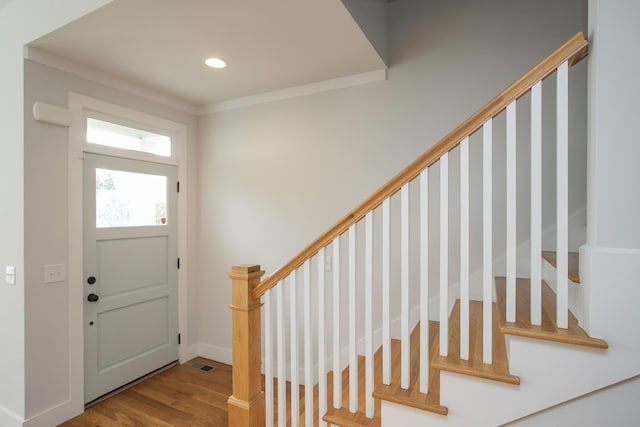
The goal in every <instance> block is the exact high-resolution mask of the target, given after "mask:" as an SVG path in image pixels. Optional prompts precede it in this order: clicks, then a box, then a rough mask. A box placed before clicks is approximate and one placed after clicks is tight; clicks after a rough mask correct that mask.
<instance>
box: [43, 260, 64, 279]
mask: <svg viewBox="0 0 640 427" xmlns="http://www.w3.org/2000/svg"><path fill="white" fill-rule="evenodd" d="M65 279H66V272H65V266H64V264H52V265H45V266H44V283H58V282H64V281H65Z"/></svg>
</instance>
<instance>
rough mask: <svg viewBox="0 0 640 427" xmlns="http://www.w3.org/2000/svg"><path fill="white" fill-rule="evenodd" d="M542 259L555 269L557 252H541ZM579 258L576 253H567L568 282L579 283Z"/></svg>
mask: <svg viewBox="0 0 640 427" xmlns="http://www.w3.org/2000/svg"><path fill="white" fill-rule="evenodd" d="M542 257H543V258H544V259H546V260H547V261H549V264H551V265H553V266H554V267H556V265H557V252H556V251H542ZM579 259H580V256H579V255H578V253H577V252H569V258H568V260H569V262H568V276H569V280H571V281H572V282H573V283H580V264H579Z"/></svg>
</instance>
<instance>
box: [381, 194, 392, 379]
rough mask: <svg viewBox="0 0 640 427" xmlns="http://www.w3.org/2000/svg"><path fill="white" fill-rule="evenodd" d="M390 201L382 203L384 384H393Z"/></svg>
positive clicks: (386, 200)
mask: <svg viewBox="0 0 640 427" xmlns="http://www.w3.org/2000/svg"><path fill="white" fill-rule="evenodd" d="M390 204H391V203H390V201H389V199H385V200H384V202H382V383H383V384H385V385H389V384H391V334H390V331H389V329H390V315H389V307H390V304H391V303H390V299H391V298H390V288H391V268H390V265H391V254H390V252H391V249H390V245H391V243H390V242H391V239H390V229H391V225H390V224H391V215H390Z"/></svg>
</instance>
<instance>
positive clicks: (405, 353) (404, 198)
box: [400, 184, 410, 389]
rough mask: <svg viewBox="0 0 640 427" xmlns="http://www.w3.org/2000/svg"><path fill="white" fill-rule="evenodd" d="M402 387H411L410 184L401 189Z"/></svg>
mask: <svg viewBox="0 0 640 427" xmlns="http://www.w3.org/2000/svg"><path fill="white" fill-rule="evenodd" d="M400 311H401V313H400V329H401V331H400V387H402V388H403V389H408V388H409V374H410V373H409V184H405V185H403V186H402V189H401V190H400Z"/></svg>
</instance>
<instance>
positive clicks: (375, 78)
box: [197, 69, 388, 115]
mask: <svg viewBox="0 0 640 427" xmlns="http://www.w3.org/2000/svg"><path fill="white" fill-rule="evenodd" d="M387 78H388V73H387V69H381V70H375V71H369V72H366V73H360V74H353V75H351V76H346V77H339V78H336V79H331V80H325V81H322V82H318V83H311V84H308V85H302V86H295V87H291V88H288V89H282V90H275V91H272V92H265V93H261V94H258V95H251V96H245V97H242V98H236V99H231V100H228V101H222V102H217V103H214V104H209V105H204V106H202V107H199V108H198V111H197V114H198V115H205V114H211V113H217V112H220V111H227V110H234V109H237V108H244V107H249V106H252V105H258V104H265V103H268V102H275V101H282V100H285V99H290V98H296V97H299V96H306V95H313V94H316V93H321V92H328V91H332V90H337V89H344V88H348V87H353V86H361V85H366V84H371V83H378V82H382V81H385V80H387Z"/></svg>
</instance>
